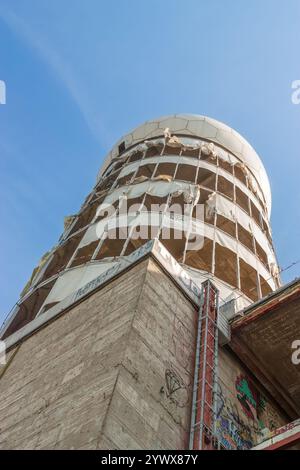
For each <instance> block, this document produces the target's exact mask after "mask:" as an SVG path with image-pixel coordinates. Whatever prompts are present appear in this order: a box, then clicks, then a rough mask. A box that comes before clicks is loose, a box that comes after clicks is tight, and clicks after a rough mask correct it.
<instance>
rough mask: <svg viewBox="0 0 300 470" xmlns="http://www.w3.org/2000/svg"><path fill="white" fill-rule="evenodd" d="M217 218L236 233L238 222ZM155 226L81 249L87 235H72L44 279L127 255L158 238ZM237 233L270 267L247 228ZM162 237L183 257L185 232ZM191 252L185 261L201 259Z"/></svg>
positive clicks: (226, 228)
mask: <svg viewBox="0 0 300 470" xmlns="http://www.w3.org/2000/svg"><path fill="white" fill-rule="evenodd" d="M216 220H217V222H216V226H217V227H218V228H220V229H222V230H224V231H225V232H227V233H228V234H230V235H232V236H234V233H233V225H235V224H233V222H231V221H229V220H228V219H225V218H223V217H222V216H217V217H216ZM153 229H154V228H153V227H147V228H145V227H144V232H143V236H144V238H140V239H135V237H133V238H132V237H128V238H127V240H124V239H121V237H120V234H119V233H117V237H116V239H115V240H113V239H111V238H109V237H108V238H106V239H103V240H101V241H99V240H95V241H93V242H92V243H90V244H89V245H86V246H84V247H81V248H79V249H77V246H78V244H79V243H80V240H81V239H82V236H83V234H78V235H76V236H74V237H72V238H71V239H69V240H68V242H67V243H66V244H65V246H63V247H60V248H59V249H58V250H57V251H56V253H55V256H54V259H53V260H52V262H51V264H50V266H49V267H48V268H47V270H46V272H45V274H44V277H43V280H45V279H47V278H49V277H51V276H53V275H54V274H56V273H57V272H60V271H62V270H64V269H65V268H66V267H75V266H78V265H80V264H84V263H86V262H88V261H90V260H92V259H95V260H100V259H103V258H106V257H116V256H120V255H121V254H123V255H125V256H126V255H128V254H130V253H131V252H132V251H134V250H135V249H137V248H138V247H139V246H141V245H143V244H144V243H145V241H146V240H148V239H151V238H154V237H157V236H158V233H159V232H158V230H159V228H158V227H157V233H153ZM145 230H147V232H146V233H147V235H146V237H145ZM171 232H172V230H171ZM237 234H238V239H239V241H240V242H241V243H242V244H243V245H244V246H246V247H247V248H248V249H250V250H251V251H253V252H254V254H255V253H256V255H257V256H258V257H259V259H260V260H261V262H262V263H263V264H264V265H265V267H266V268H268V262H267V256H266V254H265V252H264V250H263V249H262V248H261V247H260V245H259V244H258V243H257V242H256V241H255V240H254V238H253V237H252V236H251V235H250V234H249V233H248V232H247V231H246V230H245V229H243V227H241V226H240V225H239V224H238V227H237ZM123 237H124V234H123ZM160 238H161V241H162V243H163V244H165V245H166V246H167V248H168V250H169V251H170V252H171V254H173V255H174V256H175V258H177V259H179V260H180V259H182V254H180V249H181V250H184V246H185V242H184V244H183V245H182V239H183V237H182V235H180V236H178V235H177V237H176V238H175V239H174V237H173V236H172V233H171V236H170V239H169V240H166V239H164V238H163V237H162V236H160ZM177 238H178V240H177ZM207 240H208V239H207ZM211 243H212V242H211ZM125 244H126V246H125ZM178 246H180V247H181V248H180V249H179V251H178ZM200 251H202V252H203V250H200ZM229 251H231V250H229ZM188 253H189V254H188V255H187V256H186V259H185V263H186V264H188V265H189V264H190V265H192V266H193V263H194V257H196V258H197V252H195V251H190V252H188ZM198 253H199V252H198ZM194 267H196V268H197V266H194ZM198 269H203V266H202V267H199V266H198ZM207 270H208V271H210V269H207ZM218 277H219V276H218ZM223 280H224V279H223Z"/></svg>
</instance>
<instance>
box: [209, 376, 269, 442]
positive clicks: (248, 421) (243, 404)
mask: <svg viewBox="0 0 300 470" xmlns="http://www.w3.org/2000/svg"><path fill="white" fill-rule="evenodd" d="M235 392H236V396H235V395H234V394H230V395H229V394H227V393H225V392H224V389H223V388H222V387H221V385H218V390H217V394H216V419H217V420H216V431H217V435H218V438H219V440H220V443H221V444H222V446H223V447H225V448H226V449H250V448H251V447H253V446H254V445H256V444H257V443H259V442H261V441H262V440H264V439H265V438H266V437H268V435H269V434H270V432H271V431H272V429H275V428H276V427H278V415H277V413H276V412H275V410H274V409H273V408H272V407H271V406H270V405H269V404H268V402H267V400H266V398H265V397H264V396H263V395H262V394H261V392H260V391H259V390H258V389H257V388H256V387H255V385H254V384H253V382H252V381H251V380H250V379H249V378H248V377H246V376H244V375H238V376H237V377H236V381H235Z"/></svg>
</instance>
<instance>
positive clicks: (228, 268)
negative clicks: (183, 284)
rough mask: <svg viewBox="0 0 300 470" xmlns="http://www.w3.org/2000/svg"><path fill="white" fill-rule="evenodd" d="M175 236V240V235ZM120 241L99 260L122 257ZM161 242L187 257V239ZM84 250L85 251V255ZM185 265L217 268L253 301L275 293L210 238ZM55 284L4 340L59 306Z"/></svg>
mask: <svg viewBox="0 0 300 470" xmlns="http://www.w3.org/2000/svg"><path fill="white" fill-rule="evenodd" d="M172 235H173V237H174V238H175V234H172ZM78 240H79V239H78V236H77V240H73V243H72V245H73V247H72V249H74V243H78ZM120 242H121V241H120V240H110V239H106V240H104V242H103V244H102V247H101V250H100V251H99V253H98V256H97V257H98V258H99V259H100V258H101V257H102V258H105V257H107V256H108V254H109V255H110V256H111V255H114V256H119V254H120V252H121V250H122V248H123V244H122V243H120ZM161 242H162V243H163V244H164V245H165V246H166V248H167V249H168V250H169V251H170V252H171V254H172V255H173V256H174V257H175V258H176V259H177V260H179V261H180V260H181V259H182V258H183V253H184V248H185V240H176V239H175V240H174V239H173V240H172V239H171V240H163V239H162V240H161ZM96 243H98V241H97V242H92V244H90V245H88V246H87V247H83V249H81V250H82V252H81V255H82V257H83V256H85V257H86V256H88V253H91V252H92V251H93V252H94V251H95V250H94V248H95V247H96ZM141 244H144V242H143V241H141V240H133V239H130V240H128V243H127V246H126V250H125V255H129V254H130V253H132V252H133V251H134V250H136V249H137V248H139V246H140V245H141ZM91 245H92V246H91ZM83 250H85V254H84V251H83ZM70 251H72V250H68V252H69V253H70ZM58 258H59V257H58ZM60 259H61V258H60ZM58 260H59V259H58ZM58 260H57V261H58ZM61 260H62V259H61ZM213 260H214V261H213ZM74 261H75V259H74ZM185 264H187V265H189V266H191V267H193V268H196V269H201V270H203V271H206V272H212V271H213V269H214V274H215V276H216V277H218V278H219V279H221V280H222V281H224V282H226V283H228V284H229V285H231V286H234V287H235V288H238V289H240V290H241V291H242V292H244V293H245V294H246V295H247V296H248V297H249V298H250V299H251V300H253V301H256V300H258V298H259V297H261V296H263V297H264V296H266V295H268V294H269V293H270V292H271V291H272V289H271V287H270V285H269V284H268V282H267V281H266V280H265V279H263V278H262V277H261V276H260V275H258V273H257V272H256V270H255V269H254V268H252V267H251V266H249V265H248V264H247V263H245V262H244V260H242V259H241V258H238V257H237V255H236V254H235V253H234V252H232V251H231V250H230V249H228V248H225V247H222V246H221V245H219V244H217V243H216V244H215V249H213V242H212V240H209V239H205V241H204V246H203V248H202V250H199V251H197V252H196V251H190V252H189V251H188V252H186V254H185ZM213 265H214V268H213ZM54 283H55V280H51V281H49V283H47V284H46V285H44V286H43V287H40V288H38V289H37V290H36V291H34V292H33V293H32V295H31V296H29V297H28V298H27V299H26V300H25V301H24V302H23V304H21V306H20V310H19V312H18V314H17V315H16V317H15V319H14V320H13V322H12V323H11V325H10V326H9V328H8V330H7V331H6V333H5V336H4V337H7V336H9V335H10V334H12V333H13V332H14V331H17V330H18V329H20V328H22V327H23V326H24V325H25V324H26V323H28V321H31V320H32V319H33V318H34V317H35V316H36V315H37V313H38V312H39V311H40V308H41V306H42V304H43V303H44V301H46V303H45V306H44V307H43V312H45V311H47V310H48V309H49V308H51V307H53V306H54V305H55V304H57V301H55V302H51V303H47V300H46V298H47V296H48V294H49V292H50V290H51V289H52V287H53V285H54Z"/></svg>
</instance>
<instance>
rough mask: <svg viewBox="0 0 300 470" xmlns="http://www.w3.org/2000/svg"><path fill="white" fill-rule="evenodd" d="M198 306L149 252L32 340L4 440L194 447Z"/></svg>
mask: <svg viewBox="0 0 300 470" xmlns="http://www.w3.org/2000/svg"><path fill="white" fill-rule="evenodd" d="M194 322H195V310H194V307H193V305H191V303H190V302H189V301H188V300H187V299H186V298H185V297H184V296H183V294H182V293H181V292H180V291H179V289H178V288H177V287H176V286H175V285H174V284H173V283H172V282H171V280H170V279H169V278H168V277H167V276H166V275H165V274H164V273H163V272H162V271H161V270H160V268H159V267H158V266H157V265H156V264H155V263H154V261H153V260H151V259H148V260H145V261H143V262H142V263H140V264H139V265H137V266H135V267H134V268H132V269H131V270H129V271H128V272H126V273H125V274H123V275H122V276H121V277H119V278H118V279H116V280H114V281H112V282H111V283H110V284H109V285H107V286H106V287H104V288H103V289H101V290H100V291H98V292H96V293H94V294H93V295H91V296H90V297H88V298H87V299H86V300H85V301H83V302H82V303H80V304H79V305H77V306H75V307H74V308H73V309H71V310H69V311H68V312H66V313H65V314H63V315H62V316H60V317H59V318H57V319H56V320H55V321H53V322H52V323H50V324H49V325H48V326H46V327H45V328H43V329H41V330H40V331H38V332H36V333H35V334H34V335H32V336H31V337H29V338H28V339H26V340H25V341H24V342H23V343H22V344H21V346H20V347H19V350H18V351H17V353H16V354H15V356H14V358H13V360H12V361H11V363H10V364H9V366H8V368H7V369H6V371H5V373H4V374H3V376H2V378H1V379H0V448H1V449H96V448H102V449H107V448H109V449H115V448H121V449H124V448H158V449H159V448H163V449H174V448H186V447H187V441H188V431H189V420H190V397H191V384H192V374H193V361H194V360H193V350H194V344H195V324H194Z"/></svg>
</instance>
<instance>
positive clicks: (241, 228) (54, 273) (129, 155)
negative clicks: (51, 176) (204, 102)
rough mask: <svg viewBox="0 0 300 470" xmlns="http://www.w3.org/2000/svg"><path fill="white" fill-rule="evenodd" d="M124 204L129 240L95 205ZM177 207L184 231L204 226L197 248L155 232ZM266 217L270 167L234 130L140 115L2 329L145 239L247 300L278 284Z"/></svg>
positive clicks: (193, 119)
mask: <svg viewBox="0 0 300 470" xmlns="http://www.w3.org/2000/svg"><path fill="white" fill-rule="evenodd" d="M125 200H126V201H127V205H128V207H129V206H132V205H133V204H134V205H135V207H136V205H137V207H138V210H135V212H132V214H131V216H130V221H128V224H129V225H130V227H129V229H128V231H127V236H122V237H120V236H117V237H116V238H111V237H110V236H109V230H108V229H107V227H106V226H105V224H104V223H102V224H101V222H103V220H105V216H104V214H103V213H102V212H101V210H100V211H99V208H101V207H103V204H104V205H110V206H112V207H114V209H115V211H116V213H118V212H120V211H121V206H122V204H123V202H124V201H125ZM122 201H123V202H122ZM174 203H177V204H179V206H182V207H183V206H184V204H185V203H188V204H189V207H190V212H189V213H188V214H187V215H186V213H185V216H186V217H187V218H188V220H189V224H190V225H189V226H190V227H191V230H193V227H195V226H197V223H198V222H199V223H200V222H201V223H202V230H203V244H202V245H201V247H199V249H198V250H195V249H192V250H190V249H189V245H188V243H187V237H186V236H181V237H178V231H180V229H178V228H177V226H176V224H175V225H173V226H172V228H170V236H169V237H167V238H164V237H163V236H162V228H163V226H164V224H166V220H167V221H169V220H170V217H171V216H170V211H169V209H170V206H171V205H172V204H174ZM153 204H157V205H159V209H158V217H157V218H156V220H157V221H158V222H157V223H156V224H154V226H153V224H152V223H151V224H152V226H151V227H150V226H148V227H147V230H146V233H147V236H146V237H144V238H138V237H134V236H133V227H136V224H135V223H134V220H135V217H139V219H138V220H139V222H138V224H139V225H142V224H144V225H145V226H147V219H143V218H141V217H140V216H141V213H143V211H144V210H148V211H152V208H153ZM197 204H199V205H202V206H203V208H204V212H203V220H202V221H197V212H196V210H195V209H196V205H197ZM270 213H271V190H270V184H269V180H268V176H267V173H266V171H265V169H264V166H263V164H262V162H261V160H260V158H259V156H258V155H257V153H256V152H255V151H254V149H253V148H252V147H251V146H250V144H249V143H248V142H247V141H246V140H245V139H244V138H243V137H241V136H240V135H239V134H238V133H237V132H236V131H234V130H233V129H231V128H230V127H228V126H227V125H225V124H223V123H221V122H219V121H216V120H214V119H211V118H208V117H204V116H198V115H192V114H191V115H189V114H187V115H185V114H175V115H172V116H167V117H161V118H158V119H155V120H152V121H147V122H146V123H144V124H143V125H141V126H139V127H137V128H136V129H134V130H133V131H132V132H130V133H128V134H126V135H125V136H124V137H122V138H121V139H120V140H119V141H118V142H117V143H116V145H114V147H113V148H112V149H111V151H110V152H109V154H108V155H107V157H106V159H105V161H104V164H103V166H102V168H101V170H100V172H99V174H98V177H97V181H96V184H95V187H94V188H93V190H92V192H91V193H90V194H89V195H88V197H87V198H86V200H85V202H84V203H83V205H82V207H81V209H80V210H79V212H78V214H76V215H73V216H70V217H68V218H66V221H65V231H64V233H63V235H62V236H61V238H60V240H59V243H58V245H57V246H55V247H54V248H53V249H52V250H51V252H50V253H48V254H46V255H45V256H44V257H43V258H42V260H41V262H40V265H39V266H38V267H37V268H36V269H35V271H34V272H33V275H32V278H31V280H30V281H29V283H28V285H27V286H26V288H25V289H24V291H23V293H22V295H21V298H20V300H19V301H18V303H17V305H16V306H15V309H14V311H13V313H12V314H11V315H10V317H9V319H8V321H7V322H6V324H5V326H4V336H7V335H9V334H11V333H13V332H14V331H16V330H17V329H19V328H21V327H22V326H24V325H26V323H28V322H29V321H30V320H32V319H33V318H35V317H36V316H37V315H42V314H43V313H44V312H45V311H47V310H49V309H50V308H52V307H53V306H55V305H56V304H58V303H59V302H64V299H65V298H66V297H67V296H70V295H71V294H72V293H73V292H75V291H76V290H77V289H79V288H80V287H82V286H84V285H85V284H86V283H88V282H89V281H91V280H93V279H94V278H95V277H96V276H98V275H99V274H101V273H103V272H105V271H106V270H108V269H109V268H110V267H111V266H113V265H114V264H115V263H117V262H118V260H120V259H126V257H127V256H128V255H130V254H131V253H133V252H134V251H135V250H137V249H138V248H140V247H141V246H143V245H144V244H145V243H146V242H147V240H149V239H152V238H157V239H158V240H159V241H160V242H161V243H162V244H163V245H164V246H165V247H166V249H167V250H168V251H169V252H170V253H171V255H172V256H173V257H174V258H175V259H176V260H177V261H178V262H179V263H180V264H181V266H182V267H183V268H184V269H186V270H187V271H188V273H189V275H190V276H191V277H192V278H193V280H194V281H195V282H196V283H197V284H199V285H200V284H201V282H203V280H205V279H207V278H209V279H212V280H213V282H214V283H215V284H216V286H217V287H218V288H219V290H220V295H221V300H222V302H226V301H228V300H230V299H232V298H234V297H235V298H239V299H240V300H241V301H242V302H243V305H247V304H250V303H251V302H254V301H256V300H258V299H260V298H261V297H263V296H266V295H268V294H269V293H270V292H272V291H274V290H275V289H276V288H277V287H278V286H279V283H280V279H279V270H278V265H277V261H276V256H275V252H274V248H273V243H272V235H271V227H270ZM127 220H129V219H127ZM141 221H142V222H141ZM129 222H130V223H129ZM99 223H100V225H99ZM99 227H100V228H99ZM119 232H120V230H119ZM119 235H120V233H119Z"/></svg>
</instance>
